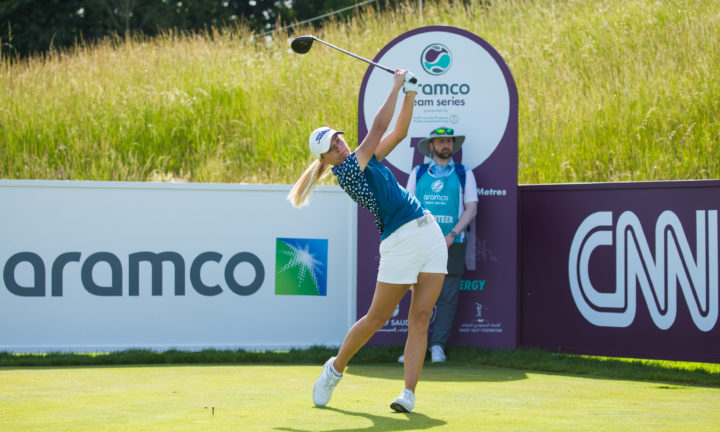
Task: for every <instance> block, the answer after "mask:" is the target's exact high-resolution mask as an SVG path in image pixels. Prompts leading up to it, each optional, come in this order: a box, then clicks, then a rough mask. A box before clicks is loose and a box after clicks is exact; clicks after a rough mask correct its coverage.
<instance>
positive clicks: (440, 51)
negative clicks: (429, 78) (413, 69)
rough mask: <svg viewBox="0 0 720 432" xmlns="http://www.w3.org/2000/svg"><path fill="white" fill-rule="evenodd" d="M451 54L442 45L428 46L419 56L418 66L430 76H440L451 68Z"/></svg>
mask: <svg viewBox="0 0 720 432" xmlns="http://www.w3.org/2000/svg"><path fill="white" fill-rule="evenodd" d="M452 60H453V59H452V53H450V50H449V49H448V47H446V46H445V45H443V44H439V43H434V44H432V45H428V46H427V47H425V49H424V50H423V52H422V55H420V64H422V67H423V69H425V72H427V73H429V74H430V75H442V74H444V73H445V72H447V71H448V70H449V69H450V66H452Z"/></svg>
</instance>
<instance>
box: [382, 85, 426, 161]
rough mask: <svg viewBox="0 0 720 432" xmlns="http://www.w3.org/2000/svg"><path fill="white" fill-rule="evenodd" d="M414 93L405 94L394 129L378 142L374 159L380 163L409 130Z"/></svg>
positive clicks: (413, 105)
mask: <svg viewBox="0 0 720 432" xmlns="http://www.w3.org/2000/svg"><path fill="white" fill-rule="evenodd" d="M416 94H417V93H415V92H408V93H405V98H404V99H403V103H402V107H400V113H399V114H398V119H397V122H395V127H394V128H393V130H392V131H390V133H389V134H387V135H386V136H385V137H384V138H382V139H381V140H380V144H378V146H377V149H376V150H375V157H376V158H377V160H379V161H381V160H383V159H385V157H387V155H389V154H390V152H391V151H393V149H394V148H395V146H396V145H398V143H399V142H400V141H402V140H403V139H405V137H406V136H407V134H408V129H409V128H410V121H411V120H412V114H413V108H414V107H415V95H416Z"/></svg>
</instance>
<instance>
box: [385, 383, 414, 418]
mask: <svg viewBox="0 0 720 432" xmlns="http://www.w3.org/2000/svg"><path fill="white" fill-rule="evenodd" d="M390 408H392V409H394V410H395V411H397V412H404V413H409V412H410V411H412V410H413V408H415V393H413V392H412V390H408V389H405V390H403V392H402V393H400V396H398V397H397V398H395V400H394V401H393V403H391V404H390Z"/></svg>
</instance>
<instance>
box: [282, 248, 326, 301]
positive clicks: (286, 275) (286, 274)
mask: <svg viewBox="0 0 720 432" xmlns="http://www.w3.org/2000/svg"><path fill="white" fill-rule="evenodd" d="M327 262H328V241H327V239H295V238H278V239H276V242H275V294H276V295H311V296H326V295H327Z"/></svg>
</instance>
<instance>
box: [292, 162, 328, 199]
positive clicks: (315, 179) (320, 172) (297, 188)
mask: <svg viewBox="0 0 720 432" xmlns="http://www.w3.org/2000/svg"><path fill="white" fill-rule="evenodd" d="M329 168H330V165H329V164H327V163H325V162H323V161H322V160H320V159H315V161H313V163H311V164H310V166H309V167H307V169H306V170H305V172H304V173H303V174H302V175H301V176H300V178H299V179H298V181H296V182H295V185H294V186H293V188H292V189H291V190H290V193H289V194H288V196H287V200H288V201H290V203H291V204H292V205H293V206H294V207H304V206H306V205H308V204H310V194H311V193H312V191H313V189H315V186H316V185H317V184H318V183H319V182H320V180H322V178H323V177H325V175H326V174H327V173H328V169H329Z"/></svg>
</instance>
